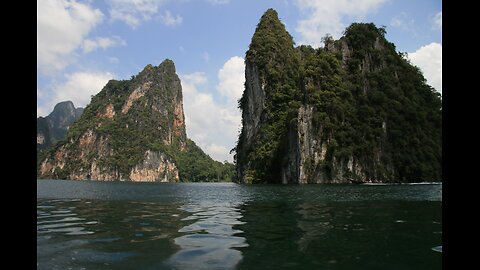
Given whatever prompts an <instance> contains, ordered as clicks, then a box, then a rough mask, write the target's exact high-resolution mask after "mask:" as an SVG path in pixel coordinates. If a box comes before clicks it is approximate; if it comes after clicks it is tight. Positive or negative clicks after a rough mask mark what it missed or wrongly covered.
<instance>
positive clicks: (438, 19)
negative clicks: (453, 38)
mask: <svg viewBox="0 0 480 270" xmlns="http://www.w3.org/2000/svg"><path fill="white" fill-rule="evenodd" d="M433 29H438V30H442V12H441V11H440V12H438V13H437V14H435V17H434V18H433Z"/></svg>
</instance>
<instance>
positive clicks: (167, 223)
mask: <svg viewBox="0 0 480 270" xmlns="http://www.w3.org/2000/svg"><path fill="white" fill-rule="evenodd" d="M441 268H442V185H441V184H417V185H298V186H297V185H287V186H276V185H275V186H274V185H259V186H252V185H248V186H247V185H237V184H231V183H178V184H174V183H128V182H94V181H66V180H65V181H63V180H62V181H59V180H37V269H62V270H65V269H262V270H263V269H441Z"/></svg>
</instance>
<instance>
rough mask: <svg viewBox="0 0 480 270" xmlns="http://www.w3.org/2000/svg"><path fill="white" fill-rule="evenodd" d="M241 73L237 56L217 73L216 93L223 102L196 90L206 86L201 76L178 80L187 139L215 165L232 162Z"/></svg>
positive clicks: (205, 80)
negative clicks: (181, 93)
mask: <svg viewBox="0 0 480 270" xmlns="http://www.w3.org/2000/svg"><path fill="white" fill-rule="evenodd" d="M239 63H240V65H239ZM239 66H240V68H239ZM244 70H245V69H244V66H243V59H242V58H241V57H238V56H235V57H232V58H230V59H229V60H228V61H227V62H225V64H224V65H223V67H222V68H221V69H220V70H219V72H218V79H219V83H218V85H217V87H216V90H217V93H219V94H221V95H222V96H224V97H225V98H226V101H225V102H220V101H218V100H216V99H215V98H214V94H215V95H216V94H217V93H214V92H212V91H210V92H204V91H200V90H199V87H201V86H202V85H203V84H205V83H206V82H207V77H206V75H205V73H203V72H196V73H192V74H186V75H181V76H180V78H181V81H182V88H183V97H184V98H183V99H184V108H185V122H186V126H187V133H188V136H189V137H190V138H191V139H193V140H194V141H195V142H196V143H197V144H198V145H199V146H200V147H201V148H202V149H203V150H204V151H205V152H206V153H207V154H209V155H210V156H211V157H212V158H213V159H215V160H218V161H222V162H223V161H224V160H228V161H230V162H232V161H233V155H231V154H229V151H230V149H232V148H233V147H234V146H235V143H236V141H237V136H238V132H239V129H240V123H241V115H240V111H239V110H238V109H237V106H236V104H237V99H238V98H240V96H241V94H242V92H243V84H244V82H245V77H244Z"/></svg>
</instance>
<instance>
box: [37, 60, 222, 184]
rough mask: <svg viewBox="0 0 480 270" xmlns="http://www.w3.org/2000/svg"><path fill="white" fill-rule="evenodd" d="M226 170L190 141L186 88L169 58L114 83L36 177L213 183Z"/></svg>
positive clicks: (48, 157) (46, 158)
mask: <svg viewBox="0 0 480 270" xmlns="http://www.w3.org/2000/svg"><path fill="white" fill-rule="evenodd" d="M225 166H228V164H222V163H220V162H217V161H214V160H212V159H211V158H210V157H209V156H208V155H206V154H205V153H204V152H203V151H202V150H201V149H200V148H199V147H198V146H196V144H195V143H194V142H193V141H191V140H189V139H188V138H187V135H186V128H185V117H184V112H183V96H182V86H181V84H180V79H179V77H178V76H177V74H176V70H175V65H174V63H173V61H171V60H169V59H167V60H165V61H163V62H162V63H161V64H160V65H159V66H152V65H147V66H146V67H145V68H144V69H143V70H142V71H141V72H140V73H139V74H138V75H136V76H132V78H131V80H124V81H117V80H110V81H109V82H108V83H107V85H106V86H105V87H104V88H103V89H102V90H101V91H100V92H99V93H98V94H97V95H95V96H93V97H92V100H91V102H90V104H89V105H88V106H87V107H86V108H85V110H84V113H83V115H82V116H81V118H80V119H78V120H77V121H76V122H75V123H74V124H73V125H72V126H71V127H70V129H69V131H68V133H67V135H66V137H65V139H64V140H63V141H62V142H61V143H59V144H57V145H55V147H54V148H53V149H50V151H49V152H48V153H47V154H46V155H45V156H44V157H43V159H42V160H41V162H40V163H39V165H38V177H39V178H53V179H75V180H86V179H92V180H122V181H123V180H127V181H159V182H178V181H214V180H219V179H221V180H225V179H224V178H225V176H226V175H227V174H228V172H227V171H228V169H225Z"/></svg>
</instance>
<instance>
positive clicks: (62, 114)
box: [37, 101, 83, 157]
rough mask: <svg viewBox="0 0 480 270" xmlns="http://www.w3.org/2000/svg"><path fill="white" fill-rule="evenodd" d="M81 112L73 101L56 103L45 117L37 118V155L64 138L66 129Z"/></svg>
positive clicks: (81, 109)
mask: <svg viewBox="0 0 480 270" xmlns="http://www.w3.org/2000/svg"><path fill="white" fill-rule="evenodd" d="M82 113H83V108H75V106H74V105H73V102H71V101H63V102H60V103H57V105H55V107H54V108H53V111H52V112H51V113H50V114H49V115H48V116H46V117H39V118H37V157H38V156H39V155H40V154H41V152H42V151H44V150H45V149H48V148H49V147H50V146H51V145H52V144H53V143H55V142H57V141H60V140H62V139H63V138H65V135H66V134H67V131H68V129H69V128H70V126H71V125H72V124H73V122H75V121H76V120H77V119H78V118H80V116H81V115H82Z"/></svg>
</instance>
